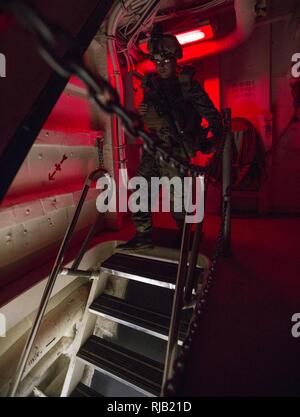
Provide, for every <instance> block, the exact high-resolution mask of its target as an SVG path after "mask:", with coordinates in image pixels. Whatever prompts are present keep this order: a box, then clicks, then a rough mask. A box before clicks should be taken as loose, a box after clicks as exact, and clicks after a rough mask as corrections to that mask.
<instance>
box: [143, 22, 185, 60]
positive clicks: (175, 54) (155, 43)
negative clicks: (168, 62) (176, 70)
mask: <svg viewBox="0 0 300 417" xmlns="http://www.w3.org/2000/svg"><path fill="white" fill-rule="evenodd" d="M148 50H149V58H150V59H151V60H157V59H158V60H162V59H166V58H175V59H180V58H182V47H181V45H180V43H179V42H178V40H177V38H176V36H174V35H171V34H167V33H163V29H162V26H161V25H160V24H156V25H155V26H154V28H153V30H152V32H151V37H150V39H149V41H148Z"/></svg>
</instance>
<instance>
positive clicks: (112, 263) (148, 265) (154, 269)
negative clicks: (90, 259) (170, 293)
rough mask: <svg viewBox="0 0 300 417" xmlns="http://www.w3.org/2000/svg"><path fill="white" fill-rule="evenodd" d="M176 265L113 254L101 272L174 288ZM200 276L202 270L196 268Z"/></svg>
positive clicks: (104, 263)
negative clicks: (164, 284) (123, 275)
mask: <svg viewBox="0 0 300 417" xmlns="http://www.w3.org/2000/svg"><path fill="white" fill-rule="evenodd" d="M177 268H178V264H177V263H174V262H165V261H160V260H157V259H149V258H143V257H139V256H132V255H126V254H122V253H115V254H114V255H112V256H111V257H110V258H108V259H107V260H106V261H104V262H103V263H102V266H101V270H102V271H106V272H109V273H112V274H118V275H119V276H122V273H123V274H126V277H128V278H130V276H131V278H132V279H137V277H140V278H141V280H142V279H143V278H144V279H146V280H148V281H152V282H153V283H155V284H156V285H160V284H159V283H160V282H161V283H166V284H168V285H170V286H171V287H174V286H175V282H176V275H177ZM197 271H198V272H199V274H201V272H202V269H201V268H200V267H197Z"/></svg>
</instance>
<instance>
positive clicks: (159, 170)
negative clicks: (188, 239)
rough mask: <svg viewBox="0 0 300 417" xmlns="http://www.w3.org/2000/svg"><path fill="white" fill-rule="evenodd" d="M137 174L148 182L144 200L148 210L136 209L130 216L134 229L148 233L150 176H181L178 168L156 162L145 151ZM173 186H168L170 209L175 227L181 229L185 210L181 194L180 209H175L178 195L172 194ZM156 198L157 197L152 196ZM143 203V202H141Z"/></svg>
mask: <svg viewBox="0 0 300 417" xmlns="http://www.w3.org/2000/svg"><path fill="white" fill-rule="evenodd" d="M136 175H137V176H141V177H144V178H145V179H146V180H147V183H148V190H149V193H148V196H147V197H148V201H147V202H145V203H146V204H148V207H149V210H148V211H147V212H146V211H138V212H137V213H133V215H132V218H133V221H134V224H135V227H136V231H137V232H138V233H149V232H151V230H152V218H151V192H150V191H152V197H153V190H151V177H159V178H161V177H167V178H169V179H170V180H171V179H172V178H174V177H180V178H183V176H182V175H180V174H179V172H178V170H177V169H176V168H175V167H172V166H171V165H170V164H168V163H166V162H164V161H162V162H158V161H157V160H156V159H155V158H154V157H153V156H152V155H150V154H149V153H147V152H144V154H143V156H142V160H141V163H140V166H139V168H138V170H137V173H136ZM174 194H175V193H174V187H170V209H171V214H172V217H173V219H174V220H175V222H176V224H177V227H179V228H180V229H182V227H183V224H184V218H185V212H184V201H183V199H184V197H183V196H181V197H182V198H180V197H179V198H180V200H181V201H180V203H181V206H182V211H181V212H178V211H175V206H176V203H178V201H177V202H176V199H177V200H178V197H177V196H176V195H174ZM154 197H155V198H156V199H157V198H158V197H159V196H158V195H157V196H154ZM174 204H175V205H174ZM141 205H143V202H141Z"/></svg>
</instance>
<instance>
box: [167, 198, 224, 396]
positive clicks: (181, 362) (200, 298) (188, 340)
mask: <svg viewBox="0 0 300 417" xmlns="http://www.w3.org/2000/svg"><path fill="white" fill-rule="evenodd" d="M228 204H229V203H228V201H224V202H223V207H222V220H221V227H220V231H219V234H218V238H217V245H216V248H215V251H214V254H213V256H212V258H211V265H210V268H209V271H208V274H207V277H206V279H205V282H204V283H203V285H202V287H201V290H200V291H199V293H198V294H197V302H196V305H195V307H194V311H193V316H192V319H191V321H190V324H189V329H188V333H187V336H186V337H185V339H184V341H183V344H182V346H181V349H180V351H179V353H178V354H177V357H176V358H174V359H173V367H172V376H171V377H170V378H169V379H168V380H167V381H166V383H165V384H164V386H163V388H162V395H163V396H165V397H174V396H176V394H177V393H178V390H179V388H180V382H181V381H182V375H183V372H184V371H185V369H186V366H187V362H188V357H189V355H190V352H191V349H192V346H193V343H194V342H195V337H196V334H197V333H198V332H199V327H200V323H201V319H202V317H203V313H204V310H205V307H206V305H207V299H208V296H209V294H210V290H211V287H212V285H213V283H214V279H215V275H216V270H217V264H218V261H219V258H220V257H221V256H222V255H224V243H225V240H224V236H225V233H224V231H225V225H226V222H227V220H228V219H227V217H226V213H227V212H228Z"/></svg>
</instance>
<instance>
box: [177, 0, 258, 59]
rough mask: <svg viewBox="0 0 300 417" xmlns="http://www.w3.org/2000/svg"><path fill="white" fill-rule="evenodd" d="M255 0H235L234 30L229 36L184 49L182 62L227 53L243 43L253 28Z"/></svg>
mask: <svg viewBox="0 0 300 417" xmlns="http://www.w3.org/2000/svg"><path fill="white" fill-rule="evenodd" d="M255 4H256V0H235V1H234V9H235V14H236V28H235V30H234V31H233V32H231V33H230V34H229V35H227V36H225V37H224V38H222V39H219V40H210V41H207V42H202V43H200V44H198V45H197V47H195V45H187V46H186V47H185V48H184V60H185V61H187V60H189V61H190V60H193V59H199V58H203V57H207V56H209V55H214V54H218V53H222V52H226V51H229V50H231V49H234V48H236V47H237V46H239V45H241V44H242V43H244V42H245V41H246V40H247V39H248V38H249V37H250V36H251V34H252V32H253V30H254V27H255V17H256V14H255Z"/></svg>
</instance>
